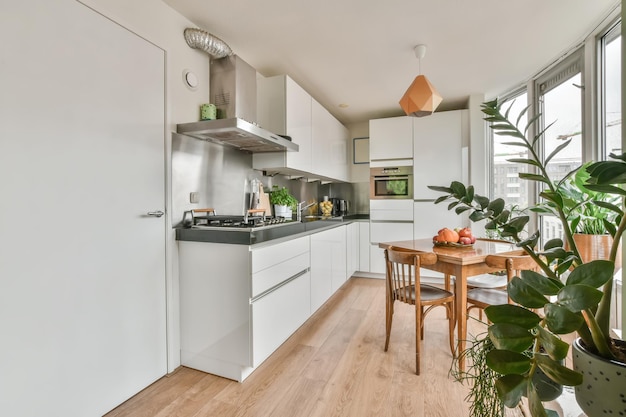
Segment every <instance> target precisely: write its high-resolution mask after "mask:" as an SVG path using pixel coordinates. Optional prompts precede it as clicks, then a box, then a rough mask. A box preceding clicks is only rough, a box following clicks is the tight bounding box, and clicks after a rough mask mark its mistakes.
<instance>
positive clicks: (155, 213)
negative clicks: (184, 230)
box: [147, 210, 165, 217]
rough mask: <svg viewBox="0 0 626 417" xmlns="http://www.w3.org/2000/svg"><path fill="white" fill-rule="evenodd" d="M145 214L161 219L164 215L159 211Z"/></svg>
mask: <svg viewBox="0 0 626 417" xmlns="http://www.w3.org/2000/svg"><path fill="white" fill-rule="evenodd" d="M147 214H148V216H153V217H161V216H163V215H164V214H165V213H163V212H162V211H161V210H157V211H149V212H148V213H147Z"/></svg>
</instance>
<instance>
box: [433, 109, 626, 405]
mask: <svg viewBox="0 0 626 417" xmlns="http://www.w3.org/2000/svg"><path fill="white" fill-rule="evenodd" d="M482 111H483V113H485V114H486V116H487V117H486V118H485V120H487V121H489V122H491V128H492V129H493V130H494V132H495V133H496V134H499V135H506V136H509V137H511V141H510V142H508V143H507V144H508V145H512V146H519V147H522V148H525V149H526V151H527V152H528V157H527V158H513V159H510V162H514V163H521V164H527V165H528V166H530V167H532V172H530V173H520V174H519V176H520V178H523V179H526V180H529V181H535V182H537V183H538V184H539V188H540V190H541V192H540V194H539V196H540V198H541V202H540V203H539V204H538V205H537V206H534V207H532V208H531V209H532V210H535V211H540V212H542V213H543V214H544V215H550V216H554V217H556V218H557V219H558V220H559V221H560V223H561V225H562V226H563V239H560V238H557V239H551V240H549V241H547V242H543V248H539V243H540V238H541V236H540V232H539V231H535V232H533V233H530V232H529V231H527V230H525V229H526V227H527V225H528V222H529V216H528V215H526V214H525V213H524V212H523V211H522V212H521V213H519V212H514V213H511V211H510V210H507V209H506V208H505V206H506V203H505V201H504V200H503V199H500V198H498V199H494V200H490V199H489V198H487V197H484V196H480V195H477V194H475V193H474V187H473V186H465V185H464V184H462V183H460V182H453V183H452V184H450V186H448V187H442V186H430V187H429V188H431V189H433V190H436V191H440V192H443V193H444V194H445V195H443V196H441V197H440V198H438V199H437V200H436V203H441V202H444V201H445V202H449V204H448V209H449V210H455V211H456V213H458V214H461V213H469V218H470V220H471V221H475V222H477V221H485V222H486V223H485V229H486V230H492V231H496V232H497V233H498V235H499V236H501V237H503V238H506V239H509V240H512V241H514V242H516V245H517V246H518V247H520V248H522V249H524V250H525V251H526V252H527V253H528V255H529V256H531V257H532V258H533V259H534V260H535V261H536V263H537V265H538V266H539V268H540V270H541V273H539V272H535V271H522V273H521V274H520V275H521V276H519V277H514V278H513V279H512V280H511V282H510V283H509V285H508V287H507V291H508V293H509V296H510V298H511V299H512V300H513V302H514V303H515V304H506V305H494V306H490V307H488V308H487V309H486V310H485V313H486V315H487V318H488V319H489V321H490V323H491V324H490V325H489V327H488V335H489V338H490V340H491V342H492V343H493V346H494V347H495V349H492V350H489V351H487V352H486V353H485V354H484V355H485V358H484V360H485V363H486V364H487V365H488V367H489V368H490V369H492V370H494V371H495V372H497V373H498V375H499V376H498V378H497V380H496V381H495V384H494V385H493V386H494V389H495V390H496V392H497V395H498V396H499V398H501V399H502V401H503V402H504V404H505V405H506V406H508V407H514V406H517V404H518V403H519V402H520V400H521V398H522V396H527V397H528V404H529V408H530V411H531V414H532V415H533V416H534V417H537V416H545V415H547V414H546V410H545V409H544V407H543V404H542V402H541V400H540V398H539V395H538V394H537V389H536V387H535V383H534V382H533V375H534V373H535V370H536V369H540V370H541V371H543V373H545V374H546V375H547V376H548V377H549V378H550V379H552V380H553V381H555V382H557V383H559V384H562V385H570V386H576V396H577V401H578V403H579V405H580V406H581V408H582V409H583V410H584V411H585V412H586V413H587V415H589V416H591V417H593V416H598V415H605V413H609V412H612V413H613V414H614V415H620V412H621V413H623V415H626V402H624V400H625V398H624V388H623V387H625V386H626V352H625V346H624V344H623V342H620V341H618V340H615V339H613V338H611V335H610V327H609V315H610V307H611V299H612V289H613V276H614V272H615V259H616V255H617V252H618V247H619V242H620V240H621V237H622V234H623V233H624V229H625V228H626V216H624V212H623V211H622V209H621V207H622V206H623V199H624V197H625V196H626V191H625V190H624V189H623V188H622V185H623V184H625V183H626V154H623V155H620V156H616V155H611V157H612V160H610V161H602V162H595V163H591V164H588V165H586V166H584V167H581V168H580V170H584V171H585V175H587V174H588V178H587V179H586V181H585V183H584V187H585V188H586V189H588V190H590V191H593V192H596V193H598V194H596V195H595V198H596V200H595V201H594V202H593V203H590V204H593V205H595V206H598V207H600V208H603V209H605V210H607V211H608V212H610V213H611V217H608V218H607V219H606V222H604V221H603V223H604V224H605V226H606V228H607V230H608V232H609V233H610V234H611V235H612V237H613V239H614V240H613V245H612V247H611V250H610V253H609V256H608V260H587V261H586V260H584V259H583V258H582V257H581V255H580V252H579V250H578V247H577V245H576V242H575V240H574V238H573V235H574V230H575V228H576V226H578V225H579V224H580V222H582V221H583V219H581V216H580V215H578V214H577V210H579V209H581V207H580V206H578V205H576V204H573V203H572V202H571V201H570V200H569V199H570V197H571V183H570V181H571V180H570V178H571V177H572V175H574V174H575V172H576V171H577V170H575V171H573V172H571V173H569V174H568V175H566V176H565V177H564V178H563V179H560V180H553V179H551V178H550V177H549V176H548V172H547V169H546V165H547V164H548V162H549V161H550V160H552V159H553V158H554V157H555V156H556V155H557V154H558V153H559V152H560V151H561V150H562V149H563V148H565V147H566V146H567V145H568V144H569V142H570V141H569V140H566V141H565V142H564V143H562V144H561V145H559V146H558V147H557V148H556V149H555V150H554V151H553V152H552V153H550V154H549V155H547V156H546V158H545V159H543V160H542V159H541V158H540V157H539V154H540V152H539V147H540V145H541V139H542V138H543V136H544V132H545V129H544V130H543V131H541V132H539V133H538V134H536V135H534V136H532V137H530V138H529V139H527V138H526V135H525V132H528V131H529V130H530V129H531V128H532V127H533V125H534V124H535V123H537V121H538V117H535V118H532V119H531V120H530V121H529V124H528V126H527V127H526V128H525V129H524V132H522V131H521V130H520V129H519V128H518V126H517V124H518V123H519V120H520V119H521V117H522V115H523V113H525V111H526V110H524V112H522V114H520V116H519V117H518V118H517V122H516V123H512V122H510V121H509V111H510V108H509V109H508V110H506V111H505V112H504V113H502V105H501V104H499V103H498V102H497V100H494V101H491V102H487V103H484V104H483V106H482ZM549 127H550V126H548V128H549ZM546 129H547V128H546ZM581 175H583V174H581ZM574 178H576V177H575V176H574ZM601 195H602V196H601ZM600 197H601V198H600ZM616 198H617V200H618V201H619V203H618V204H615V201H614V200H615V199H616ZM610 219H612V220H610ZM572 332H576V333H577V335H578V336H579V337H578V338H577V339H576V340H575V342H574V343H573V346H574V351H573V357H574V368H575V369H570V368H568V367H566V366H564V365H563V364H562V361H563V359H565V357H566V356H567V355H568V352H569V344H568V343H566V342H565V341H563V340H562V339H561V336H560V335H565V334H570V333H572ZM470 348H471V346H470ZM529 352H530V354H528V353H529ZM592 360H594V361H595V360H598V361H600V362H601V363H602V364H608V365H613V366H615V367H616V369H614V370H605V369H604V368H603V369H602V370H601V371H599V370H597V369H598V368H596V367H599V366H604V365H597V364H595V362H594V365H592V366H593V368H592V369H591V370H584V371H583V372H579V371H578V370H577V369H576V367H577V366H580V364H581V363H587V362H589V361H592ZM609 369H611V368H609ZM600 372H602V373H604V375H600V374H599V373H600ZM600 382H607V384H606V385H605V386H602V387H601V386H600V385H599V384H600ZM596 388H597V389H599V391H598V392H597V393H595V394H594V393H591V396H588V397H586V398H585V394H588V393H590V391H591V390H592V389H596ZM494 395H495V393H494ZM612 401H613V403H611V402H612Z"/></svg>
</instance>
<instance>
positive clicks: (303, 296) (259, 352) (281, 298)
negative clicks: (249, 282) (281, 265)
mask: <svg viewBox="0 0 626 417" xmlns="http://www.w3.org/2000/svg"><path fill="white" fill-rule="evenodd" d="M310 285H311V274H310V273H309V272H305V273H304V274H302V275H300V276H298V277H297V278H295V279H294V280H292V281H289V282H288V283H286V284H285V285H283V286H281V287H279V288H277V289H275V290H274V291H272V292H271V293H269V294H267V295H266V296H264V297H261V298H259V299H257V300H256V301H254V302H253V303H252V326H251V327H252V366H253V367H257V366H258V365H260V364H261V362H263V361H264V360H265V359H267V357H268V356H269V355H271V354H272V352H274V351H275V350H276V348H278V347H279V346H280V345H281V344H282V343H283V342H284V341H285V340H287V339H288V338H289V336H291V334H293V332H295V331H296V330H297V329H298V327H300V326H301V325H302V323H304V322H305V321H306V320H307V319H308V318H309V315H310V314H311V297H310Z"/></svg>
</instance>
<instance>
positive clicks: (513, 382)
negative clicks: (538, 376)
mask: <svg viewBox="0 0 626 417" xmlns="http://www.w3.org/2000/svg"><path fill="white" fill-rule="evenodd" d="M527 384H528V378H525V377H524V376H522V375H517V374H509V375H503V376H501V377H500V378H498V379H497V380H496V383H495V387H496V391H497V393H498V397H500V399H501V400H502V402H503V403H504V405H505V406H507V407H509V408H513V407H516V406H517V405H518V404H519V402H520V400H521V399H522V396H523V395H524V394H526V385H527Z"/></svg>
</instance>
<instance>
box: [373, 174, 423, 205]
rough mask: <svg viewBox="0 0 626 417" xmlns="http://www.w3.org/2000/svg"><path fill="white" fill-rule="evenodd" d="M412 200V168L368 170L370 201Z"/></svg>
mask: <svg viewBox="0 0 626 417" xmlns="http://www.w3.org/2000/svg"><path fill="white" fill-rule="evenodd" d="M385 199H404V200H412V199H413V167H412V166H398V167H385V168H370V200H385Z"/></svg>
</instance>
